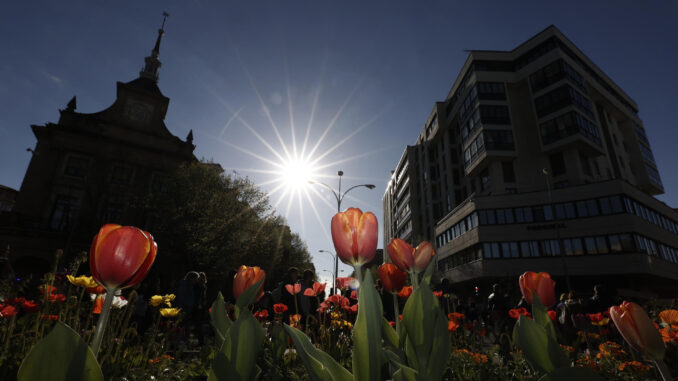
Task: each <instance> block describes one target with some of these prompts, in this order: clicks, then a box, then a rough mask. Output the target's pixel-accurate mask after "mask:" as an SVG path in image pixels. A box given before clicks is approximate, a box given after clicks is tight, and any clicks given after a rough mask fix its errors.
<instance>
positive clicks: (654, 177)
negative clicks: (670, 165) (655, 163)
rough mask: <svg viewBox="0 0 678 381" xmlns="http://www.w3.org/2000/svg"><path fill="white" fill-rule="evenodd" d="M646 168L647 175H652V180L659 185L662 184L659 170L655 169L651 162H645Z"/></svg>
mask: <svg viewBox="0 0 678 381" xmlns="http://www.w3.org/2000/svg"><path fill="white" fill-rule="evenodd" d="M645 170H646V171H647V175H648V176H649V177H650V180H652V181H653V182H654V183H655V184H657V185H662V179H661V177H659V172H657V170H656V169H654V168H653V167H652V166H651V165H649V164H645Z"/></svg>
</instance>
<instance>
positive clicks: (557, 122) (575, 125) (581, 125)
mask: <svg viewBox="0 0 678 381" xmlns="http://www.w3.org/2000/svg"><path fill="white" fill-rule="evenodd" d="M539 132H540V135H541V141H542V144H544V145H548V144H551V143H553V142H557V141H558V140H561V139H564V138H567V137H569V136H572V135H576V134H580V135H582V136H584V137H586V138H587V139H588V140H590V141H592V142H593V143H595V144H597V145H599V146H600V145H601V143H600V133H599V132H598V126H596V125H595V124H594V123H593V122H591V121H590V120H588V119H587V118H585V117H584V116H583V115H581V114H579V113H578V112H576V111H570V112H568V113H566V114H563V115H560V116H557V117H555V118H553V119H551V120H548V121H546V122H543V123H541V124H539Z"/></svg>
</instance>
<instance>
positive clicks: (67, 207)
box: [49, 195, 78, 231]
mask: <svg viewBox="0 0 678 381" xmlns="http://www.w3.org/2000/svg"><path fill="white" fill-rule="evenodd" d="M77 202H78V200H77V198H75V197H72V196H66V195H57V196H56V199H55V200H54V206H53V207H52V215H51V216H50V219H49V227H50V228H51V229H53V230H58V231H63V230H65V229H66V228H68V227H69V226H70V224H71V222H72V220H73V217H74V216H75V213H76V208H77Z"/></svg>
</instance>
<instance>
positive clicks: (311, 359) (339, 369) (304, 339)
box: [284, 324, 353, 381]
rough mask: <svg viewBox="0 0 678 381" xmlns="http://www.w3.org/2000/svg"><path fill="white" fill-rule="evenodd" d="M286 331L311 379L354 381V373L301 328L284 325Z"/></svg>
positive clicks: (314, 380)
mask: <svg viewBox="0 0 678 381" xmlns="http://www.w3.org/2000/svg"><path fill="white" fill-rule="evenodd" d="M284 328H285V331H286V332H287V334H288V335H290V338H291V339H292V342H293V343H294V346H295V347H296V348H297V354H298V355H299V358H301V362H303V363H304V366H305V367H306V370H307V371H308V374H309V376H310V377H311V380H313V381H352V380H353V375H352V374H351V372H349V371H348V370H346V368H344V367H343V366H341V364H339V363H338V362H337V361H336V360H335V359H334V358H332V356H330V355H328V354H327V353H325V352H323V351H321V350H320V349H318V348H316V347H315V346H314V345H313V343H311V340H310V339H309V338H308V336H306V335H305V334H304V333H303V332H301V331H300V330H298V329H296V328H293V327H290V326H289V325H287V324H285V325H284Z"/></svg>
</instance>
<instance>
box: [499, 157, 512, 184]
mask: <svg viewBox="0 0 678 381" xmlns="http://www.w3.org/2000/svg"><path fill="white" fill-rule="evenodd" d="M501 170H502V173H503V174H504V182H505V183H513V182H515V181H516V173H515V171H514V170H513V162H512V161H504V162H502V163H501Z"/></svg>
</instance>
